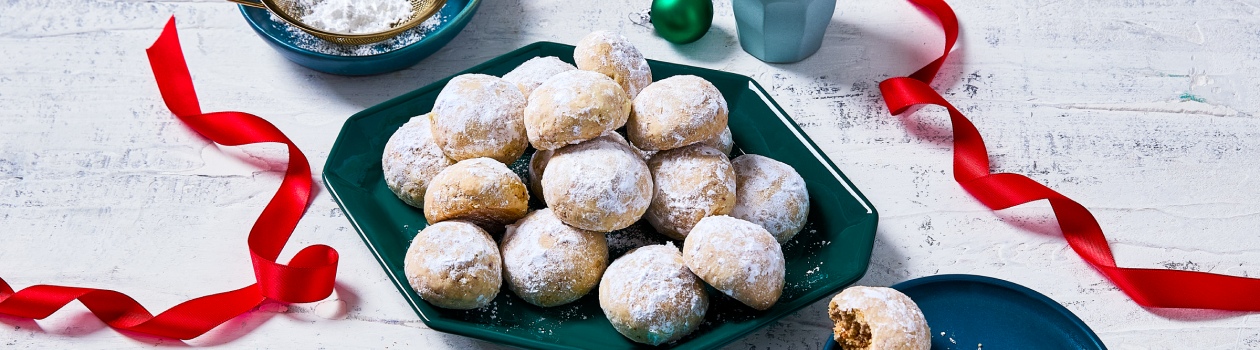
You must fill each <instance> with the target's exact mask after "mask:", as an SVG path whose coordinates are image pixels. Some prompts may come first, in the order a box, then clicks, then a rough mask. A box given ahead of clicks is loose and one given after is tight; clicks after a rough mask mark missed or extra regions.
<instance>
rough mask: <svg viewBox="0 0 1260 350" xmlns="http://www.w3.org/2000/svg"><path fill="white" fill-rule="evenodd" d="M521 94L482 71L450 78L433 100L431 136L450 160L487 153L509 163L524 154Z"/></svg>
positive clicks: (512, 85) (526, 143)
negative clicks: (481, 72)
mask: <svg viewBox="0 0 1260 350" xmlns="http://www.w3.org/2000/svg"><path fill="white" fill-rule="evenodd" d="M524 118H525V95H523V94H521V90H520V89H519V88H517V87H516V85H515V84H512V83H509V82H507V81H506V80H503V79H500V78H498V77H494V76H489V75H485V74H463V75H459V76H456V77H454V78H451V80H450V82H448V83H446V86H445V87H443V88H442V92H440V93H438V96H437V100H436V101H434V104H433V118H432V119H433V140H434V141H435V142H436V143H437V144H438V146H439V147H441V148H442V152H443V153H445V154H446V156H447V157H450V158H451V159H454V160H456V161H460V160H465V159H472V158H477V157H489V158H493V159H494V160H497V161H499V162H502V163H504V164H511V163H512V162H513V161H515V160H516V159H517V158H520V157H521V154H524V153H525V148H526V147H527V146H528V140H527V139H526V137H525V122H524Z"/></svg>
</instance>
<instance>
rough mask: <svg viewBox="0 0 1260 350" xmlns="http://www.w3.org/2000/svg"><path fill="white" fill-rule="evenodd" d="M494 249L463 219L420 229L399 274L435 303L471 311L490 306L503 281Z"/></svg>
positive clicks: (484, 235) (500, 263) (480, 231)
mask: <svg viewBox="0 0 1260 350" xmlns="http://www.w3.org/2000/svg"><path fill="white" fill-rule="evenodd" d="M502 271H503V265H502V262H501V260H500V257H499V247H497V246H495V245H494V240H493V239H491V238H490V235H489V234H487V233H486V231H483V230H481V228H479V227H477V225H473V224H470V223H467V222H463V221H443V222H439V223H436V224H433V225H429V227H425V228H424V230H422V231H420V233H419V234H417V235H416V238H415V239H414V240H412V241H411V247H410V248H407V256H406V257H405V258H403V273H404V274H405V275H407V283H409V284H411V289H414V290H415V291H416V294H420V298H421V299H424V300H425V301H427V302H429V303H430V304H433V305H434V306H437V307H441V308H447V309H463V310H467V309H476V308H479V307H482V306H486V305H487V304H490V301H491V300H493V299H494V297H495V296H496V295H498V294H499V286H500V285H502V283H503V277H502Z"/></svg>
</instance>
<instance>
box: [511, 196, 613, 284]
mask: <svg viewBox="0 0 1260 350" xmlns="http://www.w3.org/2000/svg"><path fill="white" fill-rule="evenodd" d="M500 248H501V252H502V254H503V273H504V279H505V280H506V281H507V283H508V288H509V289H511V290H512V291H513V292H515V293H516V295H517V296H520V297H521V299H525V301H526V302H529V303H530V304H534V305H538V306H542V307H550V306H557V305H563V304H568V303H570V302H573V301H574V300H577V299H578V298H581V297H582V296H584V295H586V293H587V292H590V291H591V289H594V288H595V285H596V284H597V283H599V279H600V277H601V276H603V274H604V269H605V268H606V267H607V266H608V240H607V238H605V237H604V234H603V233H600V232H593V231H586V230H581V229H578V228H574V227H572V226H569V225H565V224H564V223H563V222H561V221H560V219H558V218H556V216H555V214H554V213H553V212H552V211H551V209H542V210H538V211H534V212H533V213H530V214H529V215H528V216H526V217H525V218H523V219H521V220H520V221H517V222H516V224H515V225H511V226H508V229H507V233H505V234H504V235H503V243H502V245H500Z"/></svg>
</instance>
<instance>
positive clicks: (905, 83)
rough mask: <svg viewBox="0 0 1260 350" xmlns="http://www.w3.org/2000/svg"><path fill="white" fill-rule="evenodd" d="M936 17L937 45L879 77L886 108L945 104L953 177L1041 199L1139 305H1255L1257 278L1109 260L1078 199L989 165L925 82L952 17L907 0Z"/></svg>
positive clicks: (938, 4) (980, 143)
mask: <svg viewBox="0 0 1260 350" xmlns="http://www.w3.org/2000/svg"><path fill="white" fill-rule="evenodd" d="M909 1H910V2H912V3H914V4H916V5H919V6H922V7H924V8H926V9H928V10H929V11H931V12H932V13H933V14H935V15H936V17H937V19H939V20H940V23H941V27H942V29H944V31H945V51H944V53H942V54H941V56H940V57H939V58H937V59H936V60H935V61H932V62H931V63H929V64H928V65H927V66H925V67H923V68H922V69H919V70H918V71H916V72H914V74H911V75H910V76H909V77H897V78H891V79H888V80H885V81H883V82H881V83H880V84H879V90H880V93H881V94H883V96H884V102H885V103H886V104H887V105H888V110H889V111H890V112H891V113H892V114H893V115H898V114H901V113H902V112H905V111H906V109H908V108H910V107H912V106H915V105H922V104H929V105H937V106H941V107H945V109H946V110H948V111H949V118H950V122H951V124H952V125H953V128H954V180H955V181H958V184H959V185H962V188H963V189H965V190H966V191H967V193H970V194H971V195H972V196H973V197H975V198H976V199H978V200H980V202H981V203H984V205H986V206H988V207H989V208H990V209H993V210H1002V209H1006V208H1010V207H1014V206H1017V205H1020V204H1024V203H1028V202H1032V201H1037V200H1042V199H1046V200H1049V201H1050V207H1051V208H1053V210H1054V215H1055V218H1056V220H1058V222H1059V227H1060V228H1061V230H1062V231H1063V237H1064V239H1066V240H1067V242H1068V245H1070V246H1071V247H1072V250H1074V251H1076V253H1077V254H1078V255H1080V256H1081V258H1083V259H1085V261H1086V262H1088V263H1089V264H1090V265H1092V266H1093V267H1094V268H1097V269H1098V271H1100V272H1102V274H1103V275H1105V276H1107V278H1108V279H1110V280H1111V282H1112V283H1115V284H1116V286H1117V287H1119V288H1120V290H1122V291H1124V293H1125V294H1128V295H1129V297H1130V298H1133V301H1135V302H1137V303H1138V304H1140V305H1142V306H1147V307H1166V308H1199V309H1218V310H1234V311H1260V279H1253V278H1244V277H1237V276H1228V275H1220V274H1214V273H1207V272H1198V271H1181V270H1164V269H1140V268H1127V267H1118V266H1116V260H1115V258H1114V257H1113V256H1112V254H1111V247H1110V246H1109V245H1108V244H1107V237H1105V236H1103V232H1102V228H1101V227H1100V226H1099V225H1098V221H1097V220H1095V219H1094V215H1093V214H1090V212H1089V210H1088V209H1085V207H1084V206H1082V205H1081V204H1080V203H1077V202H1076V201H1074V200H1072V199H1070V198H1068V197H1066V196H1064V195H1062V194H1059V193H1058V192H1055V191H1054V190H1052V189H1050V188H1049V187H1046V186H1044V185H1042V184H1040V183H1037V182H1036V181H1033V180H1032V179H1029V178H1028V177H1025V176H1023V175H1019V174H1010V173H998V174H992V173H990V172H989V154H988V151H987V150H986V149H985V146H984V140H983V139H982V138H981V137H980V132H979V131H977V130H976V127H975V125H972V124H971V121H969V120H967V117H965V116H963V114H962V113H961V112H959V111H958V110H957V109H955V108H954V106H953V105H951V104H950V103H949V102H948V101H946V100H945V98H944V97H941V95H940V94H938V93H937V92H936V91H934V90H932V88H931V87H930V86H928V83H931V82H932V78H933V77H934V76H935V75H936V72H937V71H938V70H939V69H940V68H941V64H942V63H943V62H945V58H946V57H947V56H948V55H949V51H950V50H951V49H953V47H954V43H955V42H956V41H957V40H958V18H957V17H955V16H954V10H953V9H951V8H950V7H949V5H948V4H946V3H945V2H944V1H943V0H909Z"/></svg>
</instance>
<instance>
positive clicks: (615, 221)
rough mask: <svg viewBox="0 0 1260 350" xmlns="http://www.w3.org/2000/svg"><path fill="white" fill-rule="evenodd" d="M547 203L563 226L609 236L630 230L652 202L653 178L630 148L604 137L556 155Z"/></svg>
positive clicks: (546, 184) (546, 182) (547, 176)
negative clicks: (567, 225) (607, 233)
mask: <svg viewBox="0 0 1260 350" xmlns="http://www.w3.org/2000/svg"><path fill="white" fill-rule="evenodd" d="M542 187H543V194H544V196H543V199H544V200H545V201H546V203H547V206H548V207H550V208H551V209H552V210H555V213H556V216H557V217H559V218H560V220H561V221H564V223H566V224H569V225H572V226H574V227H577V228H581V229H584V230H591V231H598V232H608V231H613V230H619V229H623V228H625V227H626V226H630V224H633V223H634V222H635V221H638V220H639V218H641V217H643V212H645V211H647V207H648V204H650V203H651V200H652V175H651V173H650V172H649V171H648V167H647V164H645V163H644V162H643V159H642V158H640V157H639V155H638V154H636V153H634V150H632V149H631V148H630V147H629V146H626V145H625V144H622V143H620V142H617V141H616V140H615V139H612V138H610V137H608V136H601V137H597V138H594V139H591V140H588V141H586V142H582V143H579V144H576V145H571V146H567V147H564V148H561V149H559V150H556V152H555V154H553V155H552V156H551V160H550V161H549V162H548V163H547V168H546V169H545V171H544V172H543V175H542Z"/></svg>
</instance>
